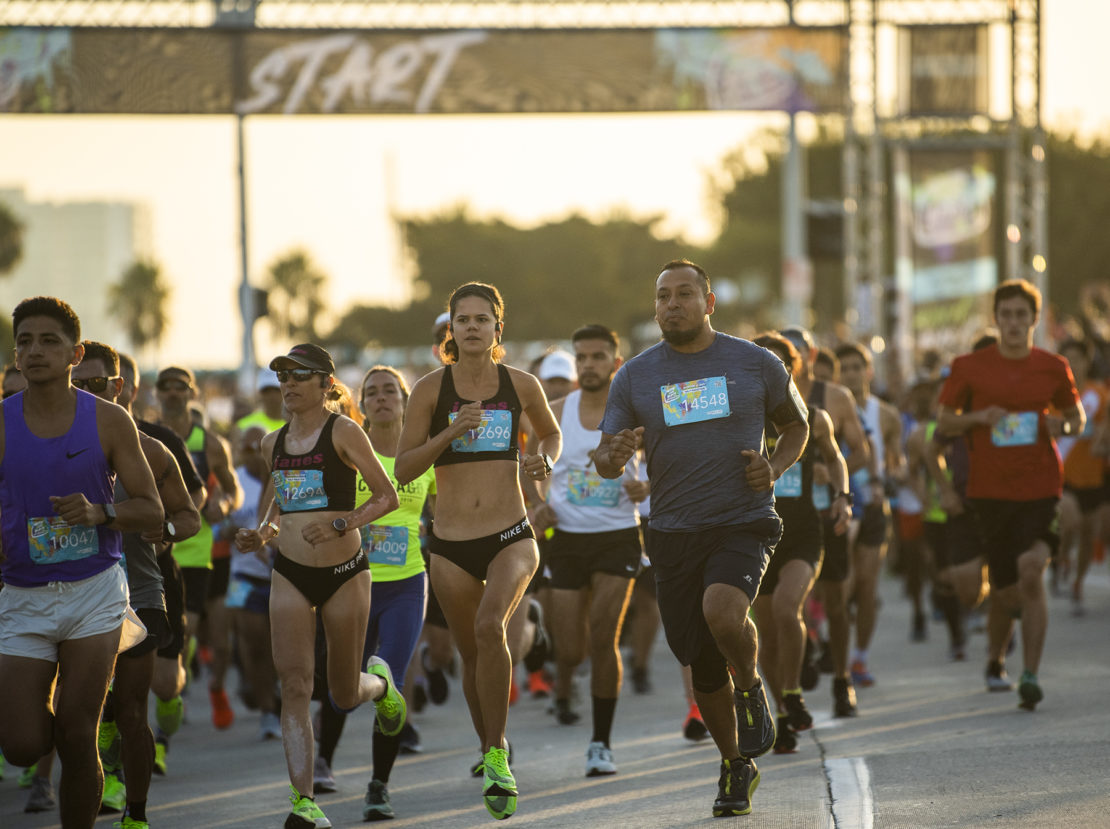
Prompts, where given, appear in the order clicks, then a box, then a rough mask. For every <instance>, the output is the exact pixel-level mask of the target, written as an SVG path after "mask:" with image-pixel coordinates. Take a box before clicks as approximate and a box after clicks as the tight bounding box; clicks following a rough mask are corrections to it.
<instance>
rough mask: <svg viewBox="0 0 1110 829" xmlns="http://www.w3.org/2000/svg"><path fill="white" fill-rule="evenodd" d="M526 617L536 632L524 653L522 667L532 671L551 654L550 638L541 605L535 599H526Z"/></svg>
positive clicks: (538, 667)
mask: <svg viewBox="0 0 1110 829" xmlns="http://www.w3.org/2000/svg"><path fill="white" fill-rule="evenodd" d="M528 619H529V621H531V622H532V624H534V625H535V627H536V632H535V634H534V636H533V637H532V647H531V648H530V649H529V650H528V653H526V654H525V655H524V667H525V669H526V670H527V671H528V673H534V672H535V671H538V670H539V669H540V668H542V667H543V663H545V662H546V661H547V660H548V657H549V656H550V655H551V647H550V639H549V637H548V635H547V628H546V627H544V624H543V607H542V606H541V605H540V603H539V602H537V601H536V600H535V599H529V600H528Z"/></svg>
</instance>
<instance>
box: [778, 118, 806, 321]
mask: <svg viewBox="0 0 1110 829" xmlns="http://www.w3.org/2000/svg"><path fill="white" fill-rule="evenodd" d="M804 210H805V194H804V193H803V192H802V150H801V148H800V147H799V146H798V133H797V116H796V115H795V113H793V112H791V113H790V126H789V127H788V130H787V148H786V157H785V158H784V159H783V164H782V269H783V280H782V288H783V292H782V293H783V321H784V322H785V323H786V324H787V325H805V324H806V310H807V309H808V308H809V305H810V303H811V302H812V301H813V285H812V282H813V277H812V274H811V272H810V267H809V261H808V260H807V258H806V250H805V245H806V242H805V221H804Z"/></svg>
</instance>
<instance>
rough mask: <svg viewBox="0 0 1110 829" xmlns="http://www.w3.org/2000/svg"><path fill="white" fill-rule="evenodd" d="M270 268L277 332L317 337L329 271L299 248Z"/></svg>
mask: <svg viewBox="0 0 1110 829" xmlns="http://www.w3.org/2000/svg"><path fill="white" fill-rule="evenodd" d="M269 272H270V284H269V286H268V288H269V292H270V295H269V300H268V302H269V304H268V310H269V318H270V324H271V325H272V326H273V328H274V333H275V334H277V335H278V336H282V337H288V338H289V339H290V340H292V341H294V342H302V341H307V342H313V341H315V340H316V339H317V330H316V324H317V322H318V321H319V317H320V314H321V313H322V312H323V310H324V300H323V288H324V284H325V283H326V282H327V281H328V277H327V274H325V273H324V272H323V271H322V270H320V268H319V266H318V265H317V264H316V263H315V262H313V261H312V258H311V257H310V256H309V255H308V253H307V252H306V251H304V250H299V249H298V250H292V251H290V252H289V253H287V254H285V255H284V256H281V257H279V258H278V259H276V260H274V262H273V263H272V264H271V265H270V268H269Z"/></svg>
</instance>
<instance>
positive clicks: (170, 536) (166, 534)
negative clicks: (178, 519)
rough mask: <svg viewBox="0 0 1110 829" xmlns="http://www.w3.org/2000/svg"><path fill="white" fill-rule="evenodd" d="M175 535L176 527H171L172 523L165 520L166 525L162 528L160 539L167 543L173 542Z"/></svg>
mask: <svg viewBox="0 0 1110 829" xmlns="http://www.w3.org/2000/svg"><path fill="white" fill-rule="evenodd" d="M176 535H177V527H175V526H174V525H173V522H172V521H170V520H168V519H167V521H166V523H165V524H164V525H163V527H162V538H163V539H165V540H167V541H173V540H174V537H175V536H176Z"/></svg>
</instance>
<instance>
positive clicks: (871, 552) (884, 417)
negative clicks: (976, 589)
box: [836, 343, 905, 688]
mask: <svg viewBox="0 0 1110 829" xmlns="http://www.w3.org/2000/svg"><path fill="white" fill-rule="evenodd" d="M836 356H837V359H839V360H840V379H841V382H843V383H844V385H845V386H846V387H847V388H848V390H849V391H851V392H852V396H853V397H854V398H855V400H856V406H857V407H858V409H859V415H860V420H861V421H862V422H863V429H864V431H865V432H866V433H867V437H868V439H869V440H870V442H871V449H872V456H871V462H870V464H869V465H868V466H866V467H864V468H863V469H858V470H856V471H855V472H853V473H852V497H853V505H852V512H853V516H854V518H855V522H854V525H853V528H852V533H851V535H852V538H851V539H850V544H851V548H852V574H851V586H850V590H849V593H850V595H851V597H852V602H853V603H854V605H855V627H856V647H855V649H854V650H853V651H852V658H851V671H852V682H853V683H855V684H856V685H862V686H863V687H865V688H866V687H869V686H871V685H874V684H875V676H874V674H872V673H871V669H870V667H869V664H868V659H869V652H868V651H869V648H870V647H871V637H872V636H873V635H874V633H875V624H876V621H877V619H878V614H879V604H878V598H879V576H880V575H881V574H882V570H883V561H884V559H885V558H886V552H887V532H888V529H889V526H888V525H889V523H890V503H889V501H888V486H889V487H890V488H891V489H894V487H896V485H897V483H898V482H900V481H901V480H902V478H903V477H904V475H905V457H904V456H903V453H902V418H901V417H900V416H899V414H898V409H896V408H895V407H894V406H892V405H890V404H889V403H887V402H886V401H885V400H880V399H879V398H878V397H876V396H875V395H874V394H872V393H871V380H872V379H873V377H874V373H875V367H874V361H873V360H872V359H871V352H870V351H868V350H867V349H866V348H865V347H863V346H862V345H858V344H856V343H845V344H844V345H841V346H840V347H839V348H837V350H836Z"/></svg>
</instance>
